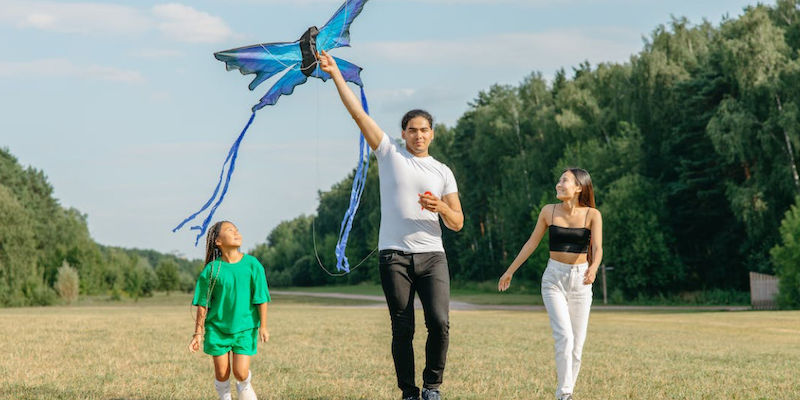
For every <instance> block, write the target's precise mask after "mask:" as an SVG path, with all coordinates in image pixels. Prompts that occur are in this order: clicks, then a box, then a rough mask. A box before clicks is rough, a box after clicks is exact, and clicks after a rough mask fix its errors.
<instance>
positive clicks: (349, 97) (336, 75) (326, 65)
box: [318, 50, 383, 150]
mask: <svg viewBox="0 0 800 400" xmlns="http://www.w3.org/2000/svg"><path fill="white" fill-rule="evenodd" d="M318 58H319V63H320V64H319V67H320V69H322V70H323V71H325V72H327V73H328V74H330V76H331V78H332V79H333V83H335V84H336V90H338V91H339V97H340V98H341V99H342V104H344V106H345V108H347V111H348V112H349V113H350V116H351V117H353V120H354V121H356V125H358V128H359V129H361V133H362V134H363V135H364V139H366V140H367V143H368V144H369V147H370V148H371V149H372V150H375V149H377V148H378V145H379V144H380V143H381V140H382V139H383V130H381V128H380V127H379V126H378V124H377V123H376V122H375V120H374V119H372V117H370V116H369V115H368V114H367V113H366V112H365V111H364V108H363V107H361V102H360V101H359V100H358V97H357V96H356V94H355V93H353V91H352V90H350V88H349V87H348V86H347V82H346V81H345V80H344V77H343V76H342V72H341V71H339V66H338V65H336V60H334V59H333V57H332V56H331V55H330V54H328V53H326V52H325V51H324V50H323V51H322V53H320V54H318Z"/></svg>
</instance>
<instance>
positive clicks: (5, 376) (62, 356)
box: [0, 294, 800, 400]
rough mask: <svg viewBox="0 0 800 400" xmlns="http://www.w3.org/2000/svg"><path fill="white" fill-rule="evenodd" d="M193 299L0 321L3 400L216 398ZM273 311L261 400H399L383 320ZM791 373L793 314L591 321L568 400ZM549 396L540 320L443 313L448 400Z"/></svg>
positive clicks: (336, 312)
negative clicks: (447, 325) (198, 345)
mask: <svg viewBox="0 0 800 400" xmlns="http://www.w3.org/2000/svg"><path fill="white" fill-rule="evenodd" d="M189 300H190V299H189V297H188V296H187V295H184V294H179V295H178V294H172V295H171V296H169V297H165V296H163V295H159V296H157V297H156V298H152V299H143V300H141V301H139V302H138V303H132V302H123V303H111V302H104V301H102V300H99V299H89V300H84V301H83V302H82V303H81V304H80V305H78V306H73V307H64V306H59V307H47V308H16V309H0V343H3V345H4V348H5V349H6V354H5V355H4V356H3V357H2V359H0V398H3V399H214V398H215V392H214V389H213V385H212V377H213V374H212V370H211V359H210V357H208V356H206V355H201V354H189V353H188V351H187V350H186V346H187V344H188V342H189V339H190V336H191V333H192V324H193V320H192V316H191V314H190V308H189V307H188V306H187V304H188V302H189ZM273 300H274V302H273V304H271V305H270V308H269V319H270V331H271V336H272V338H271V340H270V342H269V343H267V344H266V345H263V346H260V348H259V354H258V355H257V356H256V357H255V358H254V359H253V364H252V368H253V374H254V375H253V376H254V387H255V389H256V390H257V392H258V393H259V398H261V399H399V397H400V393H399V391H398V390H397V389H396V386H395V378H394V373H393V367H392V361H391V355H390V349H389V343H390V330H389V316H388V314H387V312H386V311H385V310H383V309H372V308H353V306H352V305H353V304H357V302H356V303H353V302H352V301H351V302H347V303H344V304H343V303H342V302H341V300H328V299H313V300H310V301H312V303H309V302H307V299H303V298H301V297H300V296H283V297H281V296H275V298H274V299H273ZM421 317H422V316H421V315H417V320H418V325H417V332H418V334H417V339H416V343H415V344H416V351H417V353H416V354H417V360H418V370H419V372H418V376H420V375H421V365H422V364H423V362H424V361H423V358H424V352H423V348H424V337H425V328H424V325H423V324H422V322H421V321H422V318H421ZM798 371H800V312H796V311H793V312H715V313H708V312H704V313H700V312H698V313H686V312H683V313H665V312H659V313H650V312H608V311H604V312H595V313H593V314H592V316H591V320H590V325H589V335H588V340H587V343H586V347H585V350H584V368H583V369H582V371H581V376H580V378H579V381H578V385H577V387H576V399H579V400H584V399H586V400H588V399H602V400H605V399H797V398H800V380H799V379H798V375H797V373H798ZM554 386H555V366H554V361H553V346H552V337H551V335H550V328H549V325H548V320H547V315H546V314H545V313H544V312H513V311H453V312H452V313H451V341H450V351H449V355H448V366H447V370H446V372H445V383H444V385H443V386H442V391H443V393H444V394H445V396H446V397H445V398H446V399H550V398H552V392H553V390H554ZM234 391H235V390H234ZM234 396H235V395H234Z"/></svg>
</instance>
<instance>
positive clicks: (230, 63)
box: [214, 42, 303, 90]
mask: <svg viewBox="0 0 800 400" xmlns="http://www.w3.org/2000/svg"><path fill="white" fill-rule="evenodd" d="M214 57H216V59H217V60H220V61H222V62H224V63H225V68H226V69H227V70H228V71H232V70H234V69H238V70H239V72H241V73H242V75H246V74H256V77H255V78H254V79H253V81H252V82H250V85H249V86H248V87H249V88H250V90H253V89H255V88H256V86H258V85H260V84H261V82H264V81H265V80H267V79H269V78H270V77H271V76H273V75H275V74H277V73H278V72H281V71H283V70H285V69H286V68H289V67H292V66H294V65H295V64H297V63H299V62H300V61H302V60H303V56H302V55H301V54H300V45H299V44H298V42H290V43H262V44H255V45H252V46H246V47H239V48H236V49H230V50H224V51H220V52H216V53H214Z"/></svg>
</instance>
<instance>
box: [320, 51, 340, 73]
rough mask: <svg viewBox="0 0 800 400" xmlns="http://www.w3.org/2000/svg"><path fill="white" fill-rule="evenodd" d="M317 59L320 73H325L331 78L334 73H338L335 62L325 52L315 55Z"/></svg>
mask: <svg viewBox="0 0 800 400" xmlns="http://www.w3.org/2000/svg"><path fill="white" fill-rule="evenodd" d="M317 59H318V60H319V69H321V70H322V71H324V72H327V73H328V74H329V75H331V76H333V74H334V73H335V72H339V66H338V65H336V60H334V59H333V56H331V55H330V54H328V53H327V52H326V51H325V50H322V52H321V53H317Z"/></svg>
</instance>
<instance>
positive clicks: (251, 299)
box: [192, 254, 271, 333]
mask: <svg viewBox="0 0 800 400" xmlns="http://www.w3.org/2000/svg"><path fill="white" fill-rule="evenodd" d="M209 282H213V285H212V287H213V289H212V292H211V302H210V303H211V304H210V305H208V304H207V301H206V300H207V299H206V296H207V295H208V286H209ZM270 300H271V299H270V296H269V289H268V288H267V277H266V274H265V273H264V267H263V266H262V265H261V263H260V262H258V260H257V259H256V258H255V257H253V256H251V255H248V254H245V255H244V256H243V257H242V259H241V260H240V261H239V262H237V263H234V264H229V263H226V262H225V261H222V259H221V258H217V259H216V260H214V261H212V262H210V263H208V265H206V266H205V268H203V272H201V273H200V277H199V278H197V286H196V287H195V289H194V300H192V304H193V305H196V306H204V307H208V313H207V314H206V325H209V324H210V325H212V326H213V327H214V328H216V329H218V330H220V331H222V332H225V333H236V332H241V331H244V330H247V329H252V328H255V327H258V326H259V325H261V319H260V318H259V315H258V307H255V306H254V305H255V304H262V303H268V302H269V301H270Z"/></svg>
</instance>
